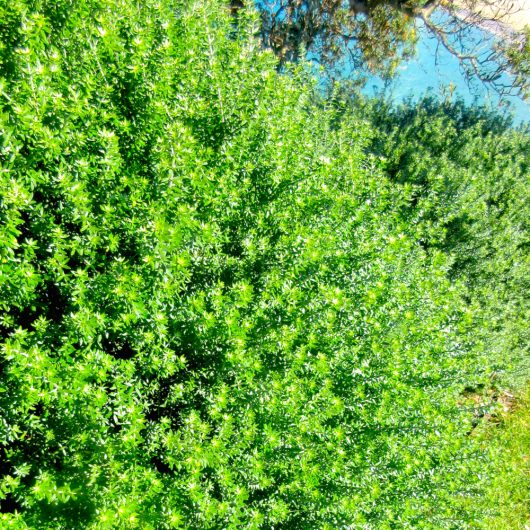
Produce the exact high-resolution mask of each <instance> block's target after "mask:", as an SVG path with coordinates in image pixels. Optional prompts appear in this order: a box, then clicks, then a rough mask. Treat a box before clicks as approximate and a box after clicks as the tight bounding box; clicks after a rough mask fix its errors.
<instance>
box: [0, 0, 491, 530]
mask: <svg viewBox="0 0 530 530" xmlns="http://www.w3.org/2000/svg"><path fill="white" fill-rule="evenodd" d="M0 6H1V9H0V21H1V22H0V24H1V25H0V34H1V42H2V46H3V47H2V49H1V52H0V61H1V62H0V75H1V79H0V98H1V101H2V114H1V115H0V120H1V121H0V130H1V134H2V136H1V151H0V157H1V158H0V160H1V173H0V190H1V192H0V193H1V195H0V200H1V202H0V220H1V223H2V225H1V226H2V228H1V232H0V237H1V240H0V241H1V242H0V245H1V246H0V267H1V268H0V293H1V296H0V304H1V311H2V315H1V328H0V331H1V333H2V344H1V355H2V357H1V370H2V371H1V376H0V377H1V383H0V384H1V386H0V411H1V417H0V421H1V423H0V425H1V428H0V451H1V452H0V458H1V461H0V474H1V475H0V476H1V478H0V480H1V482H0V498H1V499H2V500H1V501H0V502H1V504H0V506H1V508H2V512H3V515H0V517H1V518H2V519H1V521H2V527H3V528H17V529H23V528H34V529H38V530H45V529H68V530H71V529H75V528H80V529H87V528H88V529H105V528H108V529H120V528H141V529H165V528H189V529H198V528H200V529H202V528H219V529H221V528H229V529H243V528H246V529H257V528H263V529H273V528H274V529H325V528H326V529H332V528H333V529H335V528H337V529H339V528H340V529H346V528H359V529H378V530H380V529H390V528H400V529H407V528H425V529H433V530H434V529H443V528H448V529H449V528H451V529H459V530H460V529H465V528H474V527H475V526H474V525H475V523H476V522H477V521H478V520H479V517H480V513H472V510H467V511H462V510H461V509H460V508H459V504H458V503H454V500H453V499H454V497H455V495H457V494H458V495H460V496H464V497H467V496H472V495H474V494H476V492H477V483H478V478H477V473H478V472H479V470H480V467H481V465H482V459H483V456H482V453H481V452H480V451H479V449H480V448H479V447H478V446H477V447H475V446H474V441H473V439H472V438H470V437H468V436H466V432H468V431H469V429H470V428H471V416H472V413H471V412H469V411H467V410H466V409H463V408H462V407H461V406H459V392H460V390H461V389H462V388H463V387H464V386H465V385H471V384H474V383H475V382H476V380H478V378H476V377H474V376H472V374H473V373H477V374H481V373H482V372H483V370H482V367H481V366H480V360H479V359H476V358H475V357H474V356H473V355H472V354H470V353H469V351H471V350H468V349H467V347H466V343H465V342H463V341H462V340H461V339H460V338H459V333H461V332H465V330H466V329H467V326H468V325H469V323H471V322H472V319H473V315H472V314H471V312H470V311H469V310H468V309H467V306H466V304H465V301H464V300H463V299H462V298H461V295H460V291H461V286H459V285H458V284H457V283H452V282H450V281H449V279H448V277H447V272H448V268H449V265H450V262H449V261H448V260H447V258H446V257H445V255H444V253H443V252H441V251H434V252H432V251H429V252H428V253H427V252H426V251H425V250H424V249H423V248H422V246H421V245H420V242H421V241H420V238H421V237H422V235H423V231H422V229H421V227H420V228H419V227H418V226H416V225H414V224H411V223H407V222H406V216H404V214H403V212H404V210H405V207H406V205H407V204H408V203H409V202H410V200H411V199H412V197H413V194H412V191H411V190H407V189H402V188H400V187H396V186H395V185H393V184H392V183H391V182H389V180H388V179H387V178H386V176H385V175H384V174H383V172H382V171H381V169H380V168H379V167H378V166H379V162H378V161H377V159H376V158H374V157H371V156H367V155H366V154H365V151H366V150H367V149H368V148H369V144H368V141H369V138H370V136H371V134H372V133H371V132H370V130H369V128H368V125H367V124H366V123H363V121H361V120H358V119H351V120H349V121H347V122H343V124H342V125H340V126H339V125H337V113H336V111H335V110H333V109H332V108H325V107H322V106H321V105H319V104H317V103H316V102H315V100H317V97H316V95H315V91H314V88H313V87H312V85H311V83H309V82H308V81H307V79H305V78H304V75H303V74H302V73H299V72H293V73H292V75H290V76H279V75H278V74H276V73H275V66H276V65H275V61H274V59H273V58H272V56H271V55H269V54H266V53H262V52H261V51H260V50H259V48H258V46H257V44H256V41H255V40H254V39H253V37H252V36H251V35H252V34H253V33H254V31H255V23H254V21H253V20H246V21H244V20H242V21H241V26H240V27H239V28H238V29H236V28H234V27H233V25H232V24H231V21H230V19H229V16H228V14H227V13H226V11H225V9H224V7H222V6H219V5H218V4H217V3H215V2H204V3H203V2H195V3H180V2H171V1H169V0H164V1H154V0H146V1H144V2H142V3H141V4H139V3H138V4H137V3H135V2H132V1H130V0H128V1H125V0H112V1H111V0H108V1H104V0H92V1H82V0H77V1H71V0H53V1H52V0H49V1H44V0H43V1H37V2H33V1H29V0H28V1H22V0H14V1H11V2H8V3H7V2H5V1H3V2H2V3H1V4H0Z"/></svg>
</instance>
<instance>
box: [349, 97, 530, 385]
mask: <svg viewBox="0 0 530 530" xmlns="http://www.w3.org/2000/svg"><path fill="white" fill-rule="evenodd" d="M355 108H356V111H357V112H361V113H362V116H363V117H364V118H365V119H368V120H369V121H370V123H371V124H372V126H373V127H374V129H375V131H377V134H374V136H373V142H372V143H371V145H370V148H369V151H370V152H372V153H374V154H375V155H376V156H377V157H378V159H379V160H380V161H381V163H382V165H383V167H384V170H385V172H386V174H387V175H388V176H389V178H390V179H391V180H392V181H393V182H395V183H399V184H402V185H404V186H405V187H407V188H408V189H410V188H412V190H411V194H412V197H413V200H412V202H411V203H410V204H409V205H408V206H407V214H408V215H409V217H408V222H409V223H414V224H416V225H417V226H418V230H420V231H422V232H423V236H422V240H423V244H424V246H426V247H427V248H433V249H437V250H442V251H443V252H444V253H446V254H447V255H449V256H450V257H451V261H452V263H451V270H450V272H451V277H453V278H456V279H458V280H461V281H462V282H463V284H464V285H465V287H466V293H465V297H466V299H467V302H468V304H469V305H470V307H472V308H473V310H472V311H473V314H474V321H475V323H474V325H473V326H472V328H471V330H472V337H470V339H471V340H472V341H473V342H475V347H476V348H478V349H480V350H481V351H484V352H486V354H487V356H488V359H489V364H490V365H491V367H492V369H493V370H494V371H495V373H496V375H497V376H498V381H497V383H500V384H504V385H506V384H507V385H510V386H512V385H519V384H521V383H524V382H525V381H528V380H529V379H530V365H529V357H528V347H529V345H530V328H529V326H528V322H529V321H530V298H529V296H528V293H529V292H530V253H529V252H528V250H529V248H530V247H529V245H530V225H529V220H530V207H529V203H528V197H530V134H529V132H530V130H529V129H528V127H527V126H526V127H521V128H519V129H517V130H514V129H513V128H512V127H511V123H510V121H509V120H508V119H505V118H502V117H500V116H499V115H497V114H495V113H493V112H491V111H488V110H487V109H484V108H473V107H467V106H465V105H464V104H463V103H462V102H459V101H446V102H440V101H437V100H436V99H425V100H423V101H420V102H419V103H417V104H413V103H409V104H406V105H403V106H402V107H400V108H392V107H390V106H389V105H387V104H385V103H383V102H380V101H379V102H364V103H362V102H361V101H357V104H356V107H355Z"/></svg>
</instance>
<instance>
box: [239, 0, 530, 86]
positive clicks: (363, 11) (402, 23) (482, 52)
mask: <svg viewBox="0 0 530 530" xmlns="http://www.w3.org/2000/svg"><path fill="white" fill-rule="evenodd" d="M233 5H242V4H241V3H238V2H235V3H234V4H233ZM257 5H258V8H259V9H260V12H261V37H262V41H263V42H264V44H265V45H266V46H267V47H269V48H271V49H272V50H273V51H274V53H275V54H276V55H277V56H278V57H280V60H281V61H282V62H285V61H293V60H297V59H298V58H299V57H300V54H301V53H302V51H303V52H304V53H305V52H307V53H308V54H309V55H310V57H311V58H312V59H314V60H317V61H318V62H320V63H321V64H323V65H324V66H325V69H326V71H327V72H328V73H329V72H330V71H334V72H335V73H337V72H338V71H346V72H348V74H347V75H349V73H350V72H351V71H352V68H354V69H355V70H356V72H359V71H362V70H365V71H371V72H374V71H377V72H382V73H383V74H385V75H391V74H392V73H393V72H394V71H395V69H396V67H397V65H398V64H399V63H400V61H401V60H402V59H403V58H404V57H407V56H408V55H410V54H412V53H413V52H414V49H415V45H416V41H417V37H418V30H419V27H420V26H421V27H423V28H424V29H425V30H426V31H427V32H429V33H430V34H431V35H433V36H434V37H436V39H437V40H438V43H439V45H440V46H441V47H443V48H445V49H446V50H448V51H449V52H450V53H451V54H453V55H454V56H455V57H457V58H458V60H459V61H460V64H461V67H462V69H463V71H464V73H465V74H466V75H467V76H468V77H474V78H478V79H480V80H481V81H483V82H484V83H486V84H488V85H489V86H491V87H492V88H494V89H495V90H497V91H498V92H500V93H501V94H505V93H515V94H519V95H522V96H527V95H528V89H529V83H530V81H529V79H530V44H529V43H530V39H529V35H530V34H529V30H528V29H527V30H526V31H525V30H522V31H515V30H514V29H513V28H511V27H510V26H509V25H507V24H506V23H505V21H506V20H508V19H509V18H510V17H512V18H513V17H514V16H516V14H517V11H518V9H521V7H520V6H519V7H518V6H517V4H516V3H514V2H512V1H509V0H501V1H499V0H349V1H344V0H326V1H322V2H321V1H315V0H257ZM476 28H482V29H485V30H486V32H485V34H484V36H483V38H481V39H479V40H480V42H478V41H477V36H476V33H475V34H474V37H473V38H472V39H470V38H469V36H470V32H472V31H473V29H476ZM508 72H509V73H510V74H511V75H512V78H511V79H508V78H507V76H506V75H505V74H506V73H508Z"/></svg>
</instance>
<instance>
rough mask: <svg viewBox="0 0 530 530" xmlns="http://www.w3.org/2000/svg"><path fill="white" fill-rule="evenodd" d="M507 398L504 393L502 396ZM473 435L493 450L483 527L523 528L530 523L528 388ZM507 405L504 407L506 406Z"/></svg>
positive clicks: (484, 505)
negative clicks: (492, 472)
mask: <svg viewBox="0 0 530 530" xmlns="http://www.w3.org/2000/svg"><path fill="white" fill-rule="evenodd" d="M505 399H506V396H505ZM507 403H508V405H510V404H511V407H510V406H505V410H504V411H503V412H500V413H499V416H498V417H496V418H495V421H491V422H489V423H487V424H485V425H484V426H482V428H481V429H480V430H479V432H477V433H476V435H477V436H478V437H479V439H480V441H481V442H482V443H483V444H484V446H485V447H486V448H488V449H489V450H490V451H492V452H493V453H494V455H495V456H494V459H495V461H496V462H498V464H497V473H496V474H495V475H494V477H493V480H491V482H489V483H488V486H487V489H486V494H485V495H484V498H483V499H482V501H483V510H484V511H485V512H486V513H488V518H487V519H486V521H485V523H484V528H495V529H498V530H526V528H528V525H529V524H530V497H529V492H530V391H529V390H528V389H526V392H524V393H522V394H521V396H520V397H519V399H517V401H516V402H515V405H514V404H513V403H510V401H508V402H507ZM506 409H507V410H506Z"/></svg>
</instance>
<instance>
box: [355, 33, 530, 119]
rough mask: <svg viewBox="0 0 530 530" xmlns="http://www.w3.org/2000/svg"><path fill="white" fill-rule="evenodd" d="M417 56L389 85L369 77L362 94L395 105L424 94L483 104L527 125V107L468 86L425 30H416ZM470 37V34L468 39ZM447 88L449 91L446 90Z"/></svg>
mask: <svg viewBox="0 0 530 530" xmlns="http://www.w3.org/2000/svg"><path fill="white" fill-rule="evenodd" d="M419 30H420V39H419V42H418V49H417V55H416V57H414V58H413V59H410V60H408V61H407V62H405V63H404V64H402V65H401V67H400V69H399V71H398V74H397V75H396V77H394V78H393V79H392V81H390V82H385V81H383V80H382V79H381V78H379V77H376V76H374V77H371V78H370V79H369V81H368V83H367V84H366V87H365V89H364V93H365V94H366V95H369V96H372V95H381V94H383V95H384V96H385V97H387V98H389V99H390V100H392V101H395V102H398V103H399V102H401V101H403V100H405V99H408V98H411V97H412V98H413V99H418V98H420V97H422V96H423V95H425V94H426V93H430V94H435V95H447V94H448V93H449V91H450V90H452V93H453V96H454V97H458V98H460V99H463V100H464V101H466V102H467V103H470V104H471V103H478V104H484V105H487V106H489V107H491V108H494V109H497V110H499V111H501V112H508V113H511V114H512V115H513V118H514V123H515V124H520V123H530V105H528V104H527V103H525V102H524V101H523V100H521V99H520V98H519V97H516V96H504V97H503V98H502V100H501V98H500V97H499V95H498V94H496V93H495V92H494V91H493V90H492V89H491V88H490V89H488V88H487V87H486V86H485V85H484V84H482V83H481V82H479V81H473V82H472V83H471V85H470V84H469V82H468V81H466V78H465V77H464V75H463V73H462V71H461V67H460V63H459V61H458V59H457V58H456V57H455V56H454V55H451V53H449V52H448V51H447V50H446V49H445V48H443V47H441V46H440V47H437V40H436V39H435V38H434V37H433V36H431V35H430V34H429V33H428V32H427V30H425V28H422V27H420V28H419ZM484 35H485V33H484V32H482V31H481V30H478V29H477V30H475V34H474V37H475V38H476V39H477V42H478V40H480V39H482V40H483V39H484ZM470 38H473V35H471V36H470ZM449 87H451V89H450V88H449Z"/></svg>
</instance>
